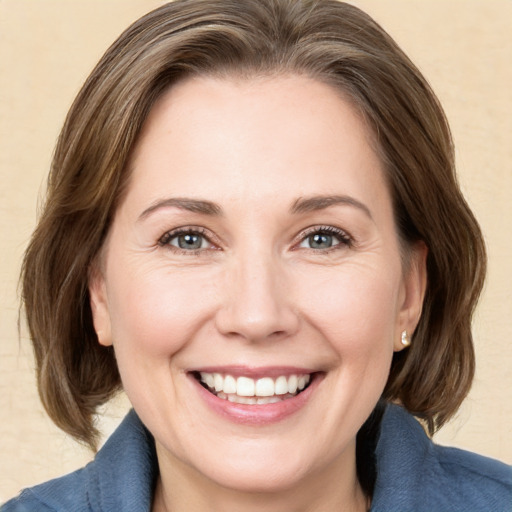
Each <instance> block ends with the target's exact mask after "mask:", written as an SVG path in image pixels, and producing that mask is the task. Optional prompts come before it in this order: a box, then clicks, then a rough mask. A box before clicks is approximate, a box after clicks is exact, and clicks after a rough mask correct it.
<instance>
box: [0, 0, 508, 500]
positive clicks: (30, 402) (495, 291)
mask: <svg viewBox="0 0 512 512" xmlns="http://www.w3.org/2000/svg"><path fill="white" fill-rule="evenodd" d="M162 3H163V2H161V1H156V0H0V326H1V330H0V414H1V416H0V503H1V502H2V501H3V500H5V499H7V498H8V497H10V496H12V495H14V494H16V493H17V492H18V491H19V490H20V489H21V488H22V487H26V486H30V485H33V484H36V483H38V482H42V481H44V480H48V479H49V478H52V477H55V476H58V475H62V474H64V473H66V472H68V471H71V470H73V469H75V468H77V467H80V466H82V465H83V464H84V463H86V462H87V461H88V460H90V458H91V457H92V454H91V453H89V452H88V451H87V450H86V449H85V448H83V447H80V446H79V445H77V444H76V443H75V442H73V441H72V440H71V439H70V438H69V437H68V436H66V435H64V434H63V433H61V432H60V431H59V430H58V429H57V428H56V427H55V426H53V424H52V423H51V422H50V420H49V419H48V418H47V417H46V415H45V413H44V411H43V409H42V406H41V405H40V403H39V400H38V397H37V391H36V388H35V381H34V365H33V359H32V354H31V347H30V343H29V341H28V339H27V335H26V331H25V330H24V329H23V328H22V336H21V338H19V336H18V331H17V316H18V294H17V281H18V273H19V267H20V262H21V258H22V254H23V250H24V248H25V246H26V244H27V241H28V239H29V237H30V233H31V231H32V229H33V227H34V225H35V221H36V218H37V207H36V205H37V204H38V200H39V199H40V198H41V196H42V195H43V194H44V186H45V180H46V174H47V171H48V167H49V163H50V159H51V154H52V150H53V146H54V144H55V139H56V137H57V134H58V132H59V130H60V127H61V125H62V122H63V120H64V116H65V114H66V111H67V109H68V108H69V105H70V103H71V101H72V99H73V98H74V96H75V95H76V93H77V92H78V89H79V87H80V85H81V84H82V82H83V81H84V79H85V78H86V76H87V75H88V73H89V71H90V70H91V69H92V67H93V65H94V64H95V63H96V61H97V60H98V59H99V57H100V56H101V54H102V53H103V52H104V50H105V49H106V48H107V46H108V45H109V44H110V43H111V42H112V41H113V40H114V39H115V38H116V37H117V35H118V34H119V33H120V32H121V31H122V30H123V29H124V28H125V27H126V26H127V25H128V24H129V23H130V22H131V21H133V20H135V19H136V18H138V17H139V16H140V15H142V14H144V13H145V12H147V11H149V10H151V9H152V8H154V7H157V6H158V5H161V4H162ZM353 3H355V4H356V5H358V6H360V7H362V8H363V9H365V10H366V11H367V12H369V13H370V14H371V15H373V16H374V17H375V18H376V19H377V21H379V22H380V23H381V24H382V25H383V26H384V27H385V28H386V29H387V30H388V31H389V32H390V34H391V35H392V36H393V37H394V38H395V39H396V40H397V41H398V43H399V44H400V45H401V46H402V47H403V48H404V49H405V51H406V52H407V53H408V54H409V56H410V57H411V58H412V59H413V61H415V62H416V64H417V65H418V66H419V67H420V69H421V70H422V71H423V73H424V74H425V75H426V77H427V78H428V80H429V81H430V82H431V84H432V86H433V88H434V90H435V91H436V92H437V94H438V95H439V97H440V99H441V102H442V103H443V105H444V107H445V109H446V112H447V115H448V118H449V120H450V122H451V126H452V129H453V134H454V138H455V143H456V148H457V162H458V169H459V176H460V182H461V185H462V188H463V190H464V192H465V194H466V197H467V198H468V201H469V203H470V205H471V207H472V208H473V210H474V212H475V214H476V216H477V218H478V219H479V221H480V223H481V225H482V228H483V231H484V233H485V236H486V241H487V244H488V251H489V275H488V280H487V285H486V288H485V292H484V296H483V298H482V301H481V303H480V306H479V308H478V310H477V314H476V318H475V323H474V333H475V345H476V352H477V372H476V379H475V383H474V386H473V389H472V391H471V394H470V396H469V397H468V399H467V401H466V403H465V404H464V406H463V407H462V409H461V410H460V412H459V414H458V415H457V416H456V418H455V419H454V420H453V421H452V422H451V423H450V424H449V425H448V426H447V427H445V428H444V429H443V430H442V431H441V432H440V433H439V434H438V435H437V436H436V438H437V440H438V441H439V442H441V443H443V444H452V445H456V446H460V447H464V448H468V449H471V450H473V451H477V452H480V453H483V454H486V455H489V456H493V457H497V458H501V459H502V460H504V461H506V462H508V463H512V441H511V438H512V436H511V434H512V236H511V233H512V201H511V200H510V196H511V194H512V93H511V90H512V89H511V86H510V84H511V83H512V69H511V63H512V1H510V0H359V1H354V2H353ZM426 364H428V362H426ZM128 407H129V405H128V404H127V401H126V399H125V398H124V397H122V396H121V397H120V398H119V399H118V400H116V401H114V402H112V403H111V404H108V405H107V406H106V407H105V411H104V414H103V415H102V417H101V419H100V424H101V426H102V428H103V430H104V432H105V435H107V434H108V433H110V432H111V431H112V429H113V428H115V425H116V424H117V423H118V421H119V419H120V418H121V417H122V416H123V415H124V413H125V411H126V410H127V408H128Z"/></svg>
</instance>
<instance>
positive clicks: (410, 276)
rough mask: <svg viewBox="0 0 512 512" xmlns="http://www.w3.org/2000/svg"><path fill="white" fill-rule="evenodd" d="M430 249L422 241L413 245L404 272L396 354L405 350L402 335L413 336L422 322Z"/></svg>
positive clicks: (395, 345) (395, 347)
mask: <svg viewBox="0 0 512 512" xmlns="http://www.w3.org/2000/svg"><path fill="white" fill-rule="evenodd" d="M427 254H428V248H427V246H426V245H425V243H424V242H422V241H420V242H417V243H416V244H414V245H413V247H412V248H411V249H410V254H409V255H408V262H407V268H406V269H405V270H404V278H403V289H402V297H401V304H400V311H399V313H398V322H397V327H398V332H397V333H396V334H395V342H394V349H395V352H399V351H400V350H403V349H404V348H405V347H406V346H405V345H404V344H403V343H402V337H401V333H402V332H403V331H407V334H408V336H409V337H411V336H412V334H413V332H414V330H415V329H416V326H417V325H418V322H419V320H420V316H421V311H422V308H423V299H424V298H425V292H426V289H427Z"/></svg>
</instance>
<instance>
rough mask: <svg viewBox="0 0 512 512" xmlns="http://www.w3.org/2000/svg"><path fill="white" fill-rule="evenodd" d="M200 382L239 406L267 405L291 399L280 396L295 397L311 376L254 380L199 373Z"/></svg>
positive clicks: (283, 376) (282, 376)
mask: <svg viewBox="0 0 512 512" xmlns="http://www.w3.org/2000/svg"><path fill="white" fill-rule="evenodd" d="M200 375H201V382H204V383H205V384H206V385H207V386H208V388H210V391H212V392H215V394H216V395H217V396H218V397H219V398H222V399H224V400H229V401H230V402H235V403H239V404H250V405H255V404H269V403H276V402H280V401H281V400H284V399H285V398H291V397H290V396H287V397H284V396H282V395H292V396H294V395H296V394H297V393H298V392H299V391H302V390H303V389H304V388H305V387H306V386H307V384H308V383H309V381H310V379H311V375H309V374H305V375H289V376H288V377H287V376H285V375H281V376H280V377H277V379H272V378H271V377H262V378H260V379H257V380H254V379H251V378H250V377H238V378H237V379H235V377H233V376H232V375H222V374H220V373H207V372H201V374H200Z"/></svg>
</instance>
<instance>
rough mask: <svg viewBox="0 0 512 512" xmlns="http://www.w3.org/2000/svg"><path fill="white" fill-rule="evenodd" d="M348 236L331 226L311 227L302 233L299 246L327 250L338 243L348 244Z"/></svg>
mask: <svg viewBox="0 0 512 512" xmlns="http://www.w3.org/2000/svg"><path fill="white" fill-rule="evenodd" d="M350 244H351V239H350V237H349V236H348V235H347V234H346V233H345V232H344V231H342V230H341V229H338V228H335V227H333V226H325V227H321V228H318V227H315V228H311V229H310V230H308V232H306V234H305V235H303V239H302V241H301V242H300V243H299V245H298V246H299V247H301V248H305V249H314V250H324V251H325V250H329V249H332V248H334V247H336V246H339V245H345V246H350Z"/></svg>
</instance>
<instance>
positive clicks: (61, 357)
mask: <svg viewBox="0 0 512 512" xmlns="http://www.w3.org/2000/svg"><path fill="white" fill-rule="evenodd" d="M283 74H287V75H288V74H299V75H304V76H307V77H312V78H313V79H317V80H319V81H322V82H324V83H326V84H329V85H330V86H332V87H335V88H336V89H337V90H339V91H340V92H341V93H343V94H344V97H345V98H348V100H349V101H350V102H351V103H352V104H353V105H354V107H355V108H356V109H357V110H358V111H359V112H360V113H361V114H362V117H363V119H364V120H365V122H366V123H367V124H368V126H369V130H370V131H371V133H372V136H373V138H374V140H375V144H376V148H377V151H378V153H379V155H380V158H381V161H382V162H383V167H384V170H385V173H386V178H387V182H388V185H389V189H390V193H391V197H392V201H393V207H394V214H395V218H396V225H397V230H398V232H399V235H400V238H401V240H402V245H403V246H404V247H411V246H412V245H413V244H415V243H417V242H419V241H422V242H423V243H425V244H426V246H427V247H428V256H427V273H428V284H427V289H426V295H425V299H424V304H423V311H422V315H421V318H420V320H419V324H418V326H417V329H416V331H415V332H414V335H413V340H412V345H411V347H410V348H409V349H408V350H404V351H401V352H399V353H396V354H395V356H394V358H393V361H392V366H391V372H390V375H389V380H388V382H387V385H386V387H385V390H384V393H383V400H385V401H388V402H389V401H394V402H398V403H400V404H402V405H403V406H404V407H405V408H406V409H407V410H409V411H410V412H411V413H413V414H414V415H416V416H417V417H419V418H421V419H423V420H424V421H425V422H426V424H427V426H428V430H429V432H430V433H433V432H434V431H435V430H436V429H437V428H438V427H440V426H441V425H442V424H443V423H445V422H446V421H447V420H448V419H449V418H450V417H451V416H452V415H453V414H454V413H455V411H456V410H457V408H458V407H459V405H460V403H461V402H462V400H463V399H464V397H465V396H466V394H467V393H468V391H469V388H470V385H471V381H472V378H473V374H474V352H473V345H472V335H471V317H472V314H473V311H474V307H475V305H476V302H477V299H478V296H479V294H480V291H481V288H482V286H483V280H484V275H485V266H486V256H485V247H484V243H483V239H482V235H481V232H480V229H479V227H478V224H477V222H476V220H475V218H474V216H473V214H472V213H471V211H470V209H469V208H468V205H467V203H466V202H465V200H464V198H463V196H462V194H461V192H460V190H459V186H458V183H457V178H456V174H455V165H454V152H453V145H452V139H451V135H450V129H449V127H448V123H447V121H446V118H445V115H444V113H443V110H442V108H441V106H440V104H439V102H438V100H437V98H436V96H435V95H434V93H433V92H432V90H431V88H430V87H429V85H428V83H427V81H426V80H425V79H424V77H423V76H422V75H421V73H420V72H419V71H418V69H417V68H416V67H415V66H414V65H413V63H412V62H411V61H410V60H409V59H408V57H407V56H406V55H405V54H404V53H403V52H402V50H401V49H400V48H399V47H398V46H397V44H396V43H395V42H394V41H393V40H392V39H391V37H390V36H389V35H388V34H387V33H386V32H385V31H384V30H383V29H382V28H381V27H380V26H379V25H378V24H377V23H376V22H375V21H374V20H372V19H371V18H370V17H369V16H368V15H367V14H365V13H364V12H362V11H361V10H359V9H358V8H356V7H354V6H351V5H348V4H345V3H342V2H338V1H336V0H177V1H175V2H172V3H168V4H166V5H164V6H162V7H160V8H158V9H156V10H154V11H152V12H150V13H149V14H147V15H146V16H144V17H142V18H141V19H140V20H138V21H136V22H135V23H134V24H133V25H132V26H130V27H129V28H128V29H127V30H126V31H125V32H124V33H123V34H122V35H121V36H120V37H119V38H118V39H117V40H116V41H115V42H114V44H113V45H112V46H111V47H110V48H109V49H108V50H107V52H106V53H105V55H104V56H103V57H102V58H101V60H100V62H99V63H98V64H97V66H96V67H95V69H94V70H93V71H92V73H91V75H90V76H89V78H88V79H87V81H86V82H85V84H84V86H83V88H82V89H81V91H80V92H79V94H78V96H77V98H76V99H75V101H74V103H73V105H72V107H71V109H70V111H69V113H68V116H67V118H66V121H65V124H64V127H63V129H62V132H61V134H60V137H59V139H58V142H57V146H56V149H55V154H54V158H53V162H52V165H51V171H50V174H49V178H48V188H47V197H46V203H45V205H44V209H43V211H42V215H41V217H40V220H39V223H38V225H37V228H36V230H35V232H34V234H33V237H32V239H31V242H30V245H29V247H28V249H27V251H26V255H25V259H24V264H23V269H22V281H21V282H22V295H23V301H24V309H25V313H26V317H27V322H28V327H29V330H30V335H31V338H32V340H33V346H34V351H35V357H36V362H37V381H38V388H39V393H40V397H41V400H42V402H43V404H44V407H45V408H46V410H47V412H48V414H49V415H50V417H51V418H52V419H53V420H54V422H55V423H56V424H57V425H58V426H59V427H60V428H62V429H63V430H64V431H66V432H68V433H69V434H71V435H72V436H74V437H75V438H76V439H78V440H81V441H83V442H85V443H87V444H89V446H91V447H92V448H94V447H95V446H96V441H97V436H98V432H97V430H96V428H95V426H94V419H95V413H96V411H97V409H98V407H99V406H100V405H101V404H103V403H105V402H106V401H107V400H108V399H109V398H110V397H111V396H112V395H113V394H114V393H115V392H116V391H117V390H119V389H120V387H121V381H120V376H119V373H118V369H117V365H116V360H115V356H114V352H113V350H112V348H111V347H104V346H101V345H100V344H99V343H98V340H97V337H96V333H95V331H94V328H93V324H92V314H91V309H90V304H89V295H88V274H89V271H90V267H91V264H92V262H94V260H95V258H96V257H97V255H98V253H99V251H100V249H101V247H102V244H103V242H104V240H105V236H106V234H107V232H108V230H109V226H110V223H111V220H112V218H113V215H114V212H115V210H116V206H117V204H118V203H119V201H120V198H121V197H122V195H123V191H124V190H125V189H126V186H127V183H128V180H129V166H128V165H127V162H128V160H129V157H130V151H131V150H132V148H133V147H134V144H135V143H136V141H137V137H138V134H139V132H140V130H141V127H142V125H143V123H144V121H145V119H146V117H147V116H148V113H149V111H150V110H151V108H152V106H153V104H154V103H155V101H156V100H157V99H158V98H159V97H160V96H161V94H162V93H163V92H164V91H165V90H167V89H168V88H169V87H170V86H172V84H174V83H176V82H177V81H179V80H183V79H185V78H187V77H193V76H197V75H214V76H220V77H228V78H229V77H234V76H236V77H243V78H247V79H253V78H258V77H262V76H269V77H272V76H276V75H283Z"/></svg>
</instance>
